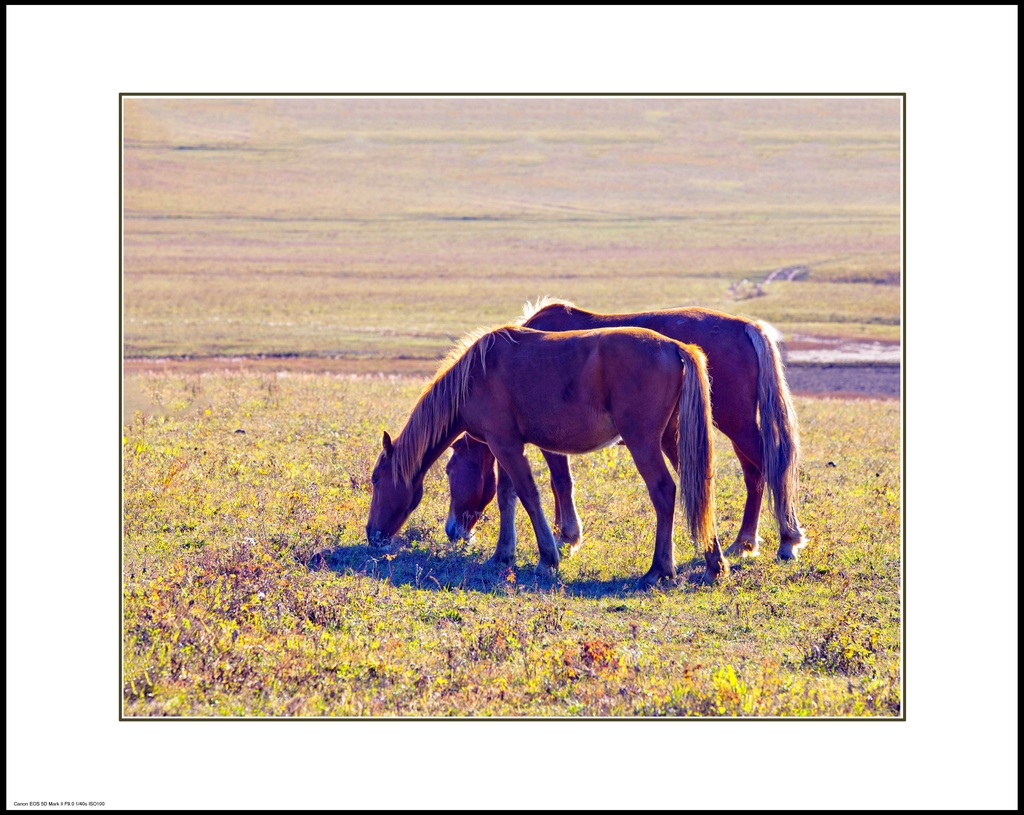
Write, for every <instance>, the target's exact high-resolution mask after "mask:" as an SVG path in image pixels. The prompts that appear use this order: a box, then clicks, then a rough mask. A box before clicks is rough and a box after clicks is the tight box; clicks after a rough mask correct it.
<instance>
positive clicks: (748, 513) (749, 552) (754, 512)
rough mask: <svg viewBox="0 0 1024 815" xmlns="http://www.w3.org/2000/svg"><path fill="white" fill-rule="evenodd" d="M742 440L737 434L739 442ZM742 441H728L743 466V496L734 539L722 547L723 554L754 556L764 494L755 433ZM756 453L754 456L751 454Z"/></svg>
mask: <svg viewBox="0 0 1024 815" xmlns="http://www.w3.org/2000/svg"><path fill="white" fill-rule="evenodd" d="M742 441H744V439H742V437H741V442H742ZM745 441H746V442H747V443H746V444H744V445H742V446H741V444H740V443H738V442H737V441H735V440H733V441H732V449H733V450H734V451H735V452H736V458H738V459H739V462H740V467H742V468H743V483H744V484H745V485H746V488H747V500H746V503H745V504H744V505H743V520H742V521H741V522H740V530H739V532H737V533H736V540H735V541H734V542H733V543H732V545H731V546H729V548H727V549H726V550H725V555H726V557H731V558H745V557H757V556H758V555H759V554H760V552H761V538H760V536H758V534H757V524H758V520H759V518H760V516H761V501H762V499H763V498H764V486H765V481H764V476H763V475H762V473H761V453H760V443H759V441H758V439H757V437H756V436H754V438H753V440H752V443H750V442H751V440H749V439H747V440H745ZM755 457H756V458H755Z"/></svg>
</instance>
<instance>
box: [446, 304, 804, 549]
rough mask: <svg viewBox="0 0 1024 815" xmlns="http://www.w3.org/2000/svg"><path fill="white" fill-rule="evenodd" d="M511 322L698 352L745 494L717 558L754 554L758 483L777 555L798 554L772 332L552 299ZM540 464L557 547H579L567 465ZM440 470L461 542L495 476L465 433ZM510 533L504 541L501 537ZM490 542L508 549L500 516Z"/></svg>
mask: <svg viewBox="0 0 1024 815" xmlns="http://www.w3.org/2000/svg"><path fill="white" fill-rule="evenodd" d="M519 322H520V323H521V324H522V325H524V326H527V327H529V328H535V329H539V330H541V331H577V330H581V329H593V328H604V327H610V326H637V327H643V328H647V329H650V330H653V331H657V332H658V333H659V334H663V335H664V336H666V337H671V338H672V339H675V340H679V341H680V342H684V343H691V344H693V345H697V346H699V347H700V348H701V349H702V350H703V351H704V353H705V354H706V356H707V362H708V374H709V376H710V377H711V384H712V388H711V410H712V414H713V416H714V421H715V424H716V426H717V427H718V429H719V430H721V431H722V432H723V433H724V434H725V435H726V436H728V437H729V440H730V441H731V442H732V446H733V450H735V452H736V456H737V458H739V461H740V466H741V467H742V468H743V480H744V481H745V483H746V488H747V501H746V505H745V507H744V509H743V520H742V522H741V524H740V530H739V533H738V534H737V536H736V541H735V542H734V543H733V544H732V545H731V546H730V547H729V548H728V549H726V551H725V554H726V555H727V556H729V557H747V556H754V555H757V554H758V551H759V546H760V538H759V537H758V535H757V523H758V516H759V515H760V512H761V497H762V494H763V493H764V489H765V485H766V484H767V487H768V489H769V491H770V492H771V493H772V496H773V497H774V508H775V517H776V519H777V521H778V524H779V557H780V558H783V559H795V558H796V557H797V550H799V549H801V548H803V547H804V546H805V545H806V543H807V540H806V538H805V537H804V534H803V530H802V529H801V528H800V524H799V522H798V520H797V516H796V498H797V469H798V460H799V450H800V443H799V431H798V427H797V418H796V411H795V410H794V408H793V402H792V398H791V396H790V393H789V386H788V385H787V383H786V376H785V373H784V372H783V368H782V362H781V357H780V354H779V350H778V347H777V346H776V343H775V341H774V339H773V338H772V334H774V333H775V331H774V329H772V328H771V327H770V326H768V325H766V324H765V323H759V322H754V321H752V320H747V319H745V318H743V317H733V316H730V315H728V314H722V313H720V312H717V311H709V310H707V309H702V308H680V309H672V310H669V311H650V312H644V313H638V314H595V313H593V312H590V311H584V310H583V309H579V308H576V307H575V306H573V305H572V304H571V303H567V302H565V301H562V300H551V299H545V300H542V301H540V302H539V303H537V305H536V306H531V305H530V304H529V303H528V304H527V307H526V311H525V313H524V315H523V317H522V318H521V319H520V321H519ZM759 416H760V423H759V421H758V418H759ZM544 458H545V459H546V461H547V463H548V467H549V468H550V469H551V488H552V490H553V492H554V494H555V524H556V531H557V533H558V539H559V543H560V544H562V545H563V547H565V548H564V549H563V551H566V550H567V551H568V552H573V551H575V550H576V549H577V548H578V547H579V545H580V541H581V527H580V522H579V518H578V516H577V515H576V507H575V504H574V503H573V495H572V491H573V481H572V475H571V473H570V471H569V460H568V458H567V457H566V456H564V455H559V454H558V453H553V452H547V451H545V452H544ZM446 469H447V473H448V482H449V488H450V490H451V507H450V511H449V514H448V522H447V524H446V527H445V529H446V531H447V533H448V537H449V538H451V539H453V540H454V539H456V538H459V537H468V536H469V535H470V533H471V531H472V529H473V526H474V525H475V524H476V522H477V520H479V518H480V516H481V514H482V513H483V511H484V509H485V508H486V506H487V505H488V504H489V503H490V501H491V499H492V498H493V497H494V495H495V491H496V490H497V491H498V493H499V498H500V497H501V495H500V493H501V491H502V490H503V489H504V487H503V486H502V479H501V477H500V473H499V478H498V483H497V484H495V478H494V457H493V456H492V455H491V454H490V451H489V450H488V449H487V447H486V445H483V444H480V443H478V442H476V441H474V440H473V439H472V438H469V437H463V438H460V439H459V440H458V441H456V443H455V444H454V445H453V448H452V457H451V458H450V459H449V461H448V464H447V468H446ZM507 500H508V499H507V498H506V501H507ZM513 506H514V504H513ZM509 535H510V536H511V540H505V539H504V538H502V536H509ZM499 546H504V547H509V546H511V547H514V546H515V524H514V523H509V524H505V523H504V520H503V523H502V527H501V531H500V534H499Z"/></svg>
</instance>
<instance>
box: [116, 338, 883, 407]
mask: <svg viewBox="0 0 1024 815" xmlns="http://www.w3.org/2000/svg"><path fill="white" fill-rule="evenodd" d="M784 353H785V357H786V375H787V377H788V379H789V385H790V388H791V389H792V390H793V393H795V394H798V395H807V396H825V395H827V396H834V397H836V398H843V399H856V398H869V399H898V398H899V395H900V359H901V355H900V346H899V343H898V342H864V341H861V340H843V339H833V338H824V337H806V336H800V335H795V336H794V337H793V338H792V339H790V340H788V341H787V342H786V346H785V352H784ZM436 366H437V363H436V362H435V361H432V360H422V359H392V360H379V359H348V358H332V357H299V356H255V357H196V358H186V359H181V358H163V359H151V358H129V359H125V360H124V365H123V369H124V373H125V374H138V373H148V372H154V373H177V374H201V373H213V372H221V371H227V372H242V371H249V372H256V373H276V372H278V371H287V372H290V373H328V374H336V375H355V376H372V375H376V374H384V375H386V376H388V375H390V376H414V377H426V376H431V375H433V373H434V370H435V368H436Z"/></svg>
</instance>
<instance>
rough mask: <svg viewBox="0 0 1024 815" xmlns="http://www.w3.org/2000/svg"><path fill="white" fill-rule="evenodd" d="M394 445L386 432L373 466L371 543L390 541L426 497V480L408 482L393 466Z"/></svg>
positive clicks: (367, 535) (367, 537)
mask: <svg viewBox="0 0 1024 815" xmlns="http://www.w3.org/2000/svg"><path fill="white" fill-rule="evenodd" d="M394 457H395V447H394V444H393V443H392V441H391V436H389V435H388V434H387V432H386V431H385V433H384V439H383V449H382V450H381V452H380V455H379V456H377V462H376V463H375V464H374V465H373V473H372V475H371V477H370V482H371V483H372V485H373V497H372V498H371V499H370V519H369V520H368V521H367V523H366V539H367V541H369V543H370V544H371V545H382V544H385V543H387V542H388V540H390V539H391V538H392V537H393V536H394V535H395V534H396V533H397V532H398V530H399V529H401V528H402V525H403V524H404V523H405V522H406V521H407V520H408V518H409V516H410V515H412V512H413V510H414V509H416V507H418V506H419V504H420V501H421V500H422V499H423V481H422V479H414V480H412V481H406V480H405V479H403V478H402V476H401V474H400V473H399V472H398V468H397V467H395V466H394Z"/></svg>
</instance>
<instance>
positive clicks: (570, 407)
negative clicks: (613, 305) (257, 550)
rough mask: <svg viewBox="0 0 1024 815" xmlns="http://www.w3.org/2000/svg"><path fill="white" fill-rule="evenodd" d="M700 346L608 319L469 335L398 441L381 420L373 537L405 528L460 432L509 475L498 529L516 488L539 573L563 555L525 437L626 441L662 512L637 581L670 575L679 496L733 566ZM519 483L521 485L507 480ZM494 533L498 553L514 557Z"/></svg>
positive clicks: (564, 450) (723, 565) (593, 443)
mask: <svg viewBox="0 0 1024 815" xmlns="http://www.w3.org/2000/svg"><path fill="white" fill-rule="evenodd" d="M709 387H710V386H709V382H708V378H707V369H706V363H705V359H704V354H703V353H702V352H701V350H700V349H699V348H696V347H694V346H691V345H684V344H683V343H680V342H676V341H675V340H671V339H668V338H666V337H664V336H662V335H660V334H656V333H654V332H653V331H647V330H646V329H641V328H611V329H605V330H599V331H568V332H564V333H555V334H549V333H545V332H541V331H534V330H532V329H529V328H523V327H520V326H516V325H510V326H506V327H504V328H501V329H498V330H495V331H490V332H487V333H484V334H481V335H476V336H471V337H470V338H468V339H467V340H465V341H464V342H463V343H462V344H461V345H460V346H458V347H456V348H455V349H454V350H453V351H452V353H450V354H449V355H448V358H447V359H446V360H445V361H444V362H443V363H442V365H441V367H440V369H439V370H438V373H437V375H436V376H435V377H434V379H433V381H432V382H431V383H430V384H429V385H428V386H427V388H426V389H425V390H424V391H423V394H422V395H421V396H420V399H419V401H418V402H417V403H416V406H415V407H414V408H413V410H412V413H411V414H410V416H409V420H408V421H407V422H406V425H405V428H404V429H403V430H402V432H401V433H400V434H399V435H398V438H397V439H395V440H394V441H393V442H392V440H391V437H390V436H389V435H388V434H387V433H386V432H385V433H384V438H383V450H382V451H381V453H380V456H379V457H378V458H377V462H376V464H374V466H373V474H372V477H371V481H372V483H373V497H372V499H371V501H370V518H369V521H368V522H367V524H366V536H367V538H368V540H369V541H370V542H371V543H377V542H379V541H381V540H382V539H387V538H390V537H391V536H393V535H394V534H396V533H397V532H398V530H399V529H401V527H402V525H403V524H404V523H405V521H406V520H407V519H408V517H409V515H410V514H411V513H412V511H413V510H414V509H415V508H416V506H417V505H418V504H419V502H420V499H421V498H422V497H423V478H424V476H425V474H426V472H427V470H428V468H429V467H430V466H431V464H433V463H434V462H435V461H436V460H437V458H438V457H439V456H440V455H441V453H442V452H444V450H445V449H447V448H448V446H449V445H450V444H451V443H452V442H453V441H454V440H455V439H456V437H457V436H459V434H461V433H463V432H466V433H469V434H470V435H471V436H473V437H474V438H475V439H477V440H479V441H481V442H484V443H486V445H487V446H488V447H489V448H490V451H491V453H492V454H493V455H494V457H495V458H496V459H497V461H498V463H499V464H500V465H501V468H502V470H503V472H504V473H505V474H506V475H505V476H504V479H505V480H506V481H509V482H510V489H508V490H505V491H504V493H505V494H510V495H511V496H512V500H511V504H512V506H511V507H510V506H509V505H508V504H506V503H500V511H501V527H502V529H503V530H505V532H506V533H507V526H508V525H509V524H511V523H514V518H513V512H512V511H509V510H510V509H511V510H513V511H514V502H515V496H516V494H518V496H519V498H520V500H521V501H522V502H523V506H524V507H525V508H526V512H527V513H528V514H529V516H530V521H531V522H532V523H533V529H534V532H535V533H536V535H537V548H538V549H539V551H540V559H539V562H538V564H537V571H538V573H541V574H547V575H550V574H553V573H554V571H555V570H556V569H557V568H558V562H559V559H560V556H559V552H558V547H557V546H556V544H555V539H554V535H553V534H552V532H551V528H550V527H549V526H548V522H547V519H546V518H545V517H544V511H543V509H542V507H541V502H540V495H539V493H538V492H537V485H536V484H535V483H534V480H533V475H532V473H531V472H530V465H529V462H528V461H527V459H526V456H525V455H524V452H523V448H524V444H535V445H537V446H538V447H540V448H542V449H544V450H555V451H558V452H559V453H561V454H563V455H564V454H573V455H575V454H577V453H587V452H591V451H593V450H599V449H601V448H602V447H606V446H608V445H609V444H614V443H615V442H617V441H619V440H620V439H621V440H622V442H623V443H624V444H625V445H626V447H628V448H629V451H630V453H632V455H633V460H634V462H635V463H636V466H637V469H638V470H639V471H640V475H641V476H642V477H643V479H644V481H645V482H646V484H647V489H648V491H649V493H650V496H651V501H652V502H653V504H654V508H655V513H656V515H657V530H656V533H655V542H654V560H653V563H652V565H651V568H650V570H649V571H648V572H647V574H646V575H644V577H643V579H642V581H641V584H642V585H643V586H644V587H649V586H652V585H654V584H655V583H657V581H658V580H659V579H661V578H663V577H674V576H675V574H676V566H675V556H674V553H673V546H672V522H673V514H674V509H675V498H676V485H675V482H674V481H673V480H672V475H671V473H670V472H669V470H668V467H667V466H666V465H665V458H664V456H663V455H662V453H664V454H665V455H666V456H668V458H669V460H670V461H671V462H672V464H673V466H674V467H675V468H676V470H677V472H678V473H679V481H680V490H679V491H680V493H681V495H680V503H681V504H683V506H684V508H685V510H686V516H687V519H688V521H689V526H690V532H691V534H692V535H693V538H694V540H695V542H696V543H697V545H698V549H699V551H701V552H703V553H704V560H705V564H706V567H707V570H706V574H705V576H706V578H708V579H710V580H714V578H715V577H716V576H717V575H718V574H720V573H726V572H728V570H729V564H728V562H727V561H726V560H725V558H724V556H723V555H722V549H721V546H720V545H719V543H718V540H717V538H716V537H715V534H714V492H713V489H712V486H713V480H712V479H713V476H714V466H713V461H712V439H711V402H710V392H709ZM511 488H514V490H515V492H514V493H513V492H512V491H511ZM502 540H505V541H507V540H508V537H507V536H506V538H504V539H502V538H500V537H499V545H498V547H497V549H496V550H495V552H494V556H493V557H492V558H491V562H493V563H497V564H504V563H510V562H512V561H513V560H514V557H515V549H514V541H515V538H514V537H512V538H511V540H512V547H511V548H510V547H509V546H503V545H502Z"/></svg>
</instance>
